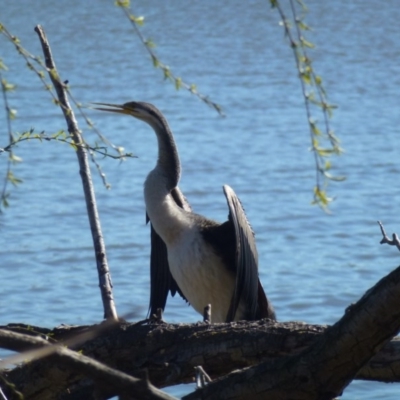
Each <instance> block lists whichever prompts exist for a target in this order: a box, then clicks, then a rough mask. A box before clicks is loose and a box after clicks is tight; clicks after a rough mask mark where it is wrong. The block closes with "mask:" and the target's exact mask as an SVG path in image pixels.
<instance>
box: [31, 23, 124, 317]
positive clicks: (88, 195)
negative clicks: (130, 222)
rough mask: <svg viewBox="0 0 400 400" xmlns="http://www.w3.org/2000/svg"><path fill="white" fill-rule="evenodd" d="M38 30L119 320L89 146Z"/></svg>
mask: <svg viewBox="0 0 400 400" xmlns="http://www.w3.org/2000/svg"><path fill="white" fill-rule="evenodd" d="M35 32H36V33H37V34H38V36H39V39H40V42H41V44H42V49H43V53H44V56H45V62H46V67H47V71H48V73H49V76H50V79H51V80H52V82H53V85H54V87H55V89H56V92H57V96H58V100H59V103H60V106H61V109H62V111H63V113H64V117H65V120H66V122H67V125H68V132H69V133H70V134H71V135H72V136H73V138H74V141H75V142H76V143H77V144H78V146H77V149H76V154H77V156H78V161H79V167H80V174H81V178H82V183H83V191H84V194H85V200H86V207H87V212H88V216H89V222H90V228H91V232H92V238H93V244H94V250H95V257H96V263H97V271H98V274H99V286H100V292H101V297H102V300H103V307H104V318H106V319H113V320H117V319H118V316H117V311H116V307H115V303H114V298H113V294H112V283H111V274H110V270H109V267H108V262H107V257H106V248H105V244H104V239H103V235H102V231H101V226H100V219H99V215H98V211H97V206H96V197H95V193H94V188H93V182H92V178H91V174H90V166H89V161H88V154H87V150H86V148H85V146H80V144H83V143H84V141H83V139H82V136H81V133H80V131H79V128H78V124H77V122H76V119H75V116H74V113H73V110H72V108H71V107H70V105H69V101H68V96H67V92H66V90H65V84H64V83H63V82H62V81H61V79H60V78H59V75H58V72H57V70H56V66H55V63H54V61H53V58H52V54H51V49H50V44H49V42H48V40H47V38H46V35H45V33H44V30H43V28H42V27H41V26H40V25H37V26H36V27H35Z"/></svg>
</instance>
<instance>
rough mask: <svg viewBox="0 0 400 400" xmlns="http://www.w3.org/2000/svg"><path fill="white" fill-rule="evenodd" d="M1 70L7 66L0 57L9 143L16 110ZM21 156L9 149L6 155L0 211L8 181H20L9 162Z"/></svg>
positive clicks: (11, 137)
mask: <svg viewBox="0 0 400 400" xmlns="http://www.w3.org/2000/svg"><path fill="white" fill-rule="evenodd" d="M2 70H4V71H6V70H7V67H6V65H5V64H4V63H3V61H2V60H1V59H0V81H1V92H2V95H3V101H4V108H5V111H6V120H7V132H8V141H9V143H10V144H11V143H12V142H13V140H14V139H13V135H12V126H11V120H13V119H14V118H15V117H16V115H17V111H16V110H15V109H12V108H11V107H10V104H9V102H8V96H7V93H8V92H10V91H13V90H15V87H16V86H15V85H13V84H12V83H9V82H7V81H6V79H5V78H4V77H3V74H2ZM20 161H21V158H19V157H17V156H16V155H15V154H14V153H13V152H12V151H11V150H10V151H9V155H8V160H7V167H6V174H5V179H4V183H3V188H2V190H1V194H0V212H1V211H2V208H6V207H8V205H9V204H8V197H9V193H8V192H7V187H8V184H9V183H12V184H13V185H15V186H16V185H18V184H19V183H21V182H22V181H21V180H20V179H18V178H17V177H16V176H15V175H14V173H13V172H12V170H11V164H13V163H16V162H20Z"/></svg>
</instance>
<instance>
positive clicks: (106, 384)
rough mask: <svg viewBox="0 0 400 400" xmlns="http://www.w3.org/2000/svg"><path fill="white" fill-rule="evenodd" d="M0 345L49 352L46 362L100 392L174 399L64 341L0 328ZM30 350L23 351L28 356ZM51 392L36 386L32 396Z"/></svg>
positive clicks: (41, 353) (135, 397)
mask: <svg viewBox="0 0 400 400" xmlns="http://www.w3.org/2000/svg"><path fill="white" fill-rule="evenodd" d="M0 345H1V346H2V347H3V346H4V347H6V346H7V348H21V347H25V348H30V347H31V348H41V350H40V352H38V351H36V352H29V351H28V353H31V354H32V353H37V354H40V357H41V358H44V357H48V356H49V362H51V363H53V364H54V365H60V364H61V365H63V366H66V367H67V368H68V369H69V370H70V371H75V372H79V373H80V374H82V375H84V376H86V377H90V378H91V379H92V380H93V381H94V382H95V388H96V389H97V391H99V392H101V393H102V396H103V393H110V392H111V393H113V394H115V395H119V396H123V398H124V399H125V400H128V399H132V400H134V399H138V398H140V399H143V400H147V399H148V400H176V399H175V398H174V397H172V396H169V395H168V394H166V393H163V392H161V391H160V390H158V389H157V388H155V387H154V386H153V385H151V384H150V383H149V381H148V379H147V377H146V378H145V379H137V378H133V377H131V376H129V375H127V374H125V373H123V372H120V371H117V370H115V369H112V368H109V367H107V366H105V365H104V364H102V363H100V362H98V361H95V360H93V359H92V358H89V357H87V356H84V355H82V354H78V353H76V352H74V351H72V350H69V349H67V348H65V347H64V345H50V344H49V343H48V341H46V340H45V339H43V338H40V337H33V336H28V335H24V334H21V333H16V332H10V331H5V330H0ZM31 354H27V356H30V355H31ZM38 395H39V396H41V397H42V396H43V397H42V398H45V397H46V396H50V398H51V397H52V396H53V395H52V393H51V391H50V392H48V390H47V388H43V389H42V390H40V391H38V390H36V393H35V396H38Z"/></svg>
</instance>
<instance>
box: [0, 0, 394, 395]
mask: <svg viewBox="0 0 400 400" xmlns="http://www.w3.org/2000/svg"><path fill="white" fill-rule="evenodd" d="M2 3H4V4H1V8H0V9H1V13H0V20H1V22H2V23H4V24H5V25H6V27H7V28H8V29H9V30H10V31H11V32H12V33H13V34H14V35H16V36H18V37H19V39H20V40H21V43H22V45H23V46H24V47H25V48H26V49H28V50H29V51H30V52H32V53H34V54H37V55H41V48H40V44H39V42H38V39H37V36H36V34H35V33H34V31H33V28H34V26H35V25H36V24H38V23H40V24H42V25H43V26H44V29H45V31H46V33H47V35H48V37H49V40H50V43H51V45H52V49H53V54H54V57H55V60H56V63H57V66H58V69H59V72H60V74H61V77H62V79H64V80H65V79H68V80H69V84H70V87H71V91H72V93H73V95H74V96H75V98H76V99H78V101H79V102H81V103H84V104H86V103H89V102H96V101H97V102H111V103H123V102H126V101H129V100H133V99H135V100H145V101H149V102H153V103H154V104H156V105H157V106H158V107H159V108H160V109H161V110H162V111H163V113H164V114H165V115H166V117H167V119H168V121H169V122H170V125H171V127H172V130H173V131H174V134H175V138H176V141H177V144H178V147H179V151H180V156H181V162H182V166H183V175H182V180H181V183H180V187H181V188H182V190H183V192H184V193H185V195H186V196H187V197H188V199H189V201H190V203H191V205H192V207H193V208H194V210H195V211H196V212H198V213H201V214H204V215H207V216H208V217H210V218H214V219H217V220H220V221H223V220H224V219H225V218H226V215H227V207H226V203H225V199H224V196H223V193H222V185H223V184H229V185H231V186H232V187H233V188H234V190H235V191H236V193H237V194H238V195H239V197H240V198H241V200H242V202H243V204H244V206H245V208H246V211H247V214H248V218H249V220H250V222H251V224H252V226H253V228H254V231H255V232H256V237H257V243H258V250H259V256H260V277H261V281H262V283H263V285H264V287H265V289H266V291H267V293H268V295H269V296H270V298H271V300H272V302H273V304H274V306H275V309H276V311H277V315H278V318H279V320H281V321H288V320H300V321H305V322H308V323H320V324H325V323H334V322H335V321H337V320H338V319H339V318H340V317H341V316H342V315H343V312H344V309H345V308H346V307H347V306H348V305H349V304H350V303H352V302H355V301H357V300H358V299H359V298H360V296H362V294H363V293H364V292H365V291H366V290H367V289H368V288H370V287H371V286H372V285H374V283H376V281H377V280H379V279H380V278H381V277H382V276H384V275H385V274H387V273H388V272H390V271H391V270H392V269H393V268H394V267H396V266H397V265H398V264H399V253H398V252H397V250H396V249H395V248H392V247H388V246H381V245H379V241H380V239H381V234H380V230H379V227H378V225H377V223H376V221H377V220H381V221H382V222H383V223H384V225H385V227H386V229H387V231H388V233H389V234H391V233H392V232H395V231H397V232H399V231H400V228H399V226H400V225H399V221H398V204H399V201H400V194H399V180H398V177H399V172H400V168H399V162H398V155H399V150H400V141H399V136H398V134H399V126H400V113H399V104H400V91H399V87H400V66H399V65H400V64H399V58H400V41H399V40H398V37H399V28H398V21H399V20H400V8H399V7H398V4H397V3H396V2H395V1H385V2H378V1H376V0H373V1H370V2H368V4H366V3H365V2H364V1H361V0H357V1H352V2H347V1H345V0H337V1H330V2H319V1H316V0H313V1H307V5H308V6H309V9H310V12H309V14H308V16H307V19H306V21H307V22H308V23H309V25H311V26H312V27H313V31H312V32H311V33H308V34H307V38H308V39H309V40H311V41H312V42H314V43H315V44H316V46H317V47H316V49H315V50H313V51H310V55H311V57H312V58H313V61H314V63H313V65H314V68H315V70H316V71H317V73H318V74H319V75H321V76H322V78H323V79H324V84H325V88H326V90H327V92H328V96H329V99H330V101H331V102H332V103H335V104H337V105H338V106H339V108H338V109H337V110H336V111H335V113H334V118H333V120H332V126H333V128H334V130H335V132H336V134H337V135H338V136H339V137H340V139H341V145H342V147H343V148H344V149H345V154H344V155H343V156H342V157H340V158H339V159H333V160H332V162H333V167H334V168H333V172H334V173H336V174H338V175H345V176H346V177H347V180H346V181H345V182H342V183H332V184H331V185H330V186H329V194H330V195H331V196H335V198H336V200H335V202H334V203H333V204H332V206H331V211H332V214H330V215H327V214H325V213H323V212H322V211H321V210H320V209H318V208H316V207H313V206H311V205H310V202H311V200H312V188H313V186H314V184H315V172H314V169H313V168H314V165H313V156H312V154H311V153H310V152H309V146H310V143H309V135H308V126H307V121H306V116H305V109H304V105H303V100H302V97H301V91H300V84H299V81H298V79H297V77H296V72H295V65H294V60H293V56H292V53H291V50H290V49H289V47H288V46H287V43H286V42H285V40H284V38H283V32H282V27H280V26H279V25H278V22H279V17H278V14H277V13H276V12H274V11H272V10H271V9H270V7H269V2H267V1H256V0H254V1H249V2H247V3H243V2H240V1H231V2H229V3H227V4H225V6H224V7H222V6H221V4H219V3H216V2H212V1H211V0H207V1H206V0H202V1H191V2H190V3H189V2H187V3H182V2H179V3H178V2H172V1H164V2H158V1H155V0H152V1H149V0H148V1H138V2H135V3H134V4H133V6H134V7H135V9H134V11H133V12H134V13H135V14H136V15H144V16H145V17H146V25H145V26H144V28H143V29H142V31H143V33H144V35H145V36H146V37H151V38H152V39H153V40H154V42H156V44H157V47H156V49H155V50H156V52H157V54H158V55H159V57H160V58H161V60H162V61H163V62H164V63H165V64H168V65H169V66H170V68H171V70H172V71H173V72H174V73H175V74H176V75H177V76H181V77H182V78H183V79H184V80H185V81H187V82H188V83H189V84H191V83H195V84H196V85H197V87H198V90H199V91H200V92H202V93H204V94H206V95H208V96H209V97H210V98H211V99H212V100H213V101H215V102H217V103H218V104H220V105H221V106H222V107H223V109H224V112H225V114H226V117H224V118H221V117H219V116H218V115H217V114H216V113H215V112H214V111H213V110H211V109H210V108H208V107H207V106H205V105H203V104H202V103H201V102H200V101H199V100H198V99H197V98H195V97H193V96H191V95H190V94H188V93H187V92H185V91H183V90H181V91H179V92H177V91H175V89H174V87H173V85H172V84H170V83H168V82H165V81H164V80H163V78H162V74H161V72H160V70H157V69H155V68H153V67H152V65H151V62H150V60H149V57H148V55H147V53H146V51H145V49H144V48H143V46H142V45H141V43H140V42H139V40H138V38H137V37H136V36H135V34H134V32H133V30H132V27H131V25H130V23H129V22H128V20H127V19H126V17H125V16H124V15H123V13H122V11H121V10H120V9H118V8H116V7H115V6H114V2H113V1H105V0H101V1H97V2H80V1H78V0H73V1H72V0H70V1H69V2H56V3H54V2H44V1H43V2H40V6H39V5H38V6H35V7H34V8H33V7H32V3H31V2H30V1H27V0H21V1H19V2H4V0H3V1H2ZM38 4H39V3H38ZM0 49H1V58H2V59H3V61H4V62H5V64H6V65H7V66H8V68H9V71H8V72H5V73H3V74H4V77H5V78H6V79H7V80H9V81H11V82H12V83H15V84H17V86H18V87H17V90H16V91H15V92H14V93H10V94H9V101H10V103H11V106H12V107H14V108H16V109H17V110H18V118H17V119H16V120H15V121H13V130H14V131H16V132H23V131H25V130H28V129H30V128H31V127H34V128H35V130H36V131H37V132H40V131H43V130H44V131H45V132H47V133H48V134H51V133H54V132H56V131H58V130H60V129H65V123H64V120H63V118H62V117H61V113H60V110H59V109H58V108H57V107H56V106H54V105H53V104H52V102H51V98H50V97H49V94H48V93H47V92H45V91H44V90H43V89H42V86H41V83H40V82H39V80H38V79H37V77H36V76H35V75H34V74H33V73H32V72H30V71H29V70H28V69H27V68H26V66H25V61H24V60H23V59H22V58H21V57H20V56H18V55H17V53H16V52H15V51H14V49H13V47H12V46H11V44H10V43H8V42H7V41H6V40H5V39H4V38H3V37H2V36H1V37H0ZM85 112H87V113H88V115H89V116H90V118H91V119H92V120H93V121H94V122H95V124H96V126H97V127H98V128H99V129H100V130H101V131H102V133H103V134H104V135H106V136H107V137H108V138H109V139H110V140H111V141H112V142H114V143H115V144H117V145H119V146H123V147H124V148H125V149H126V150H127V151H130V152H133V153H134V154H135V155H137V156H138V158H137V159H128V160H127V161H126V162H122V163H120V162H117V161H113V160H102V159H101V158H98V161H99V162H100V164H101V166H102V169H103V171H104V172H105V173H106V175H107V179H108V181H109V183H110V184H111V186H112V188H111V190H107V189H105V188H104V186H103V184H102V181H101V179H100V178H99V176H98V174H97V173H96V171H95V168H94V169H93V176H94V182H95V186H96V193H97V201H98V207H99V212H100V216H101V221H102V227H103V232H104V238H105V242H106V246H107V256H108V261H109V264H110V268H111V273H112V279H113V283H114V296H115V300H116V305H117V310H118V312H119V314H120V315H126V314H128V313H129V314H131V317H130V318H131V320H136V319H140V318H144V317H145V315H146V312H147V307H148V294H149V276H148V275H149V273H148V264H149V261H148V255H149V231H148V227H147V226H146V225H145V211H144V205H143V195H142V184H143V181H144V179H145V177H146V174H147V173H148V171H149V170H150V169H151V168H152V167H153V166H154V163H155V158H156V140H155V135H154V133H153V132H152V131H151V130H150V128H149V127H147V126H145V125H144V124H143V123H141V122H139V121H136V120H133V119H132V118H128V117H122V116H121V117H119V116H114V115H111V114H106V113H100V112H96V111H92V110H85ZM318 118H319V120H320V122H322V116H318ZM0 121H1V126H3V130H2V131H1V136H0V147H2V146H4V145H5V144H6V143H7V138H6V131H5V128H4V122H5V118H4V112H2V113H0ZM79 124H80V128H81V129H82V130H83V132H84V135H85V137H86V139H87V140H88V141H89V142H93V141H95V140H96V135H95V133H94V132H93V131H92V130H89V129H88V128H87V126H86V125H85V123H84V121H83V120H82V118H79ZM15 153H16V154H17V155H18V156H19V157H22V159H23V162H22V163H21V164H18V165H15V166H14V167H13V171H14V174H15V175H16V176H17V177H18V178H21V179H23V180H24V182H23V184H21V185H20V186H19V187H18V188H10V191H11V198H10V208H9V209H7V210H6V212H5V213H3V214H2V215H0V231H1V237H0V257H1V258H0V259H1V267H0V268H1V273H2V291H3V293H2V296H1V298H0V299H1V300H0V301H1V303H0V305H1V309H2V316H1V321H0V323H1V324H6V323H9V322H24V323H30V324H35V325H42V326H48V327H53V326H56V325H58V324H60V323H68V324H90V323H95V322H98V321H99V320H101V319H102V315H103V311H102V304H101V299H100V295H99V290H98V284H97V282H98V280H97V273H96V268H95V263H94V258H93V250H92V242H91V236H90V231H89V226H88V221H87V216H86V212H85V205H84V202H83V195H82V188H81V182H80V178H79V173H78V166H77V162H76V155H75V153H74V152H73V151H72V150H71V148H69V147H68V146H67V145H63V144H57V143H49V142H44V143H38V142H33V141H32V142H29V143H27V142H25V143H23V144H20V145H19V146H18V148H17V149H15ZM4 168H5V156H4V155H1V156H0V171H4V170H5V169H4ZM1 174H4V172H1ZM1 182H2V179H1ZM165 318H166V319H167V320H168V321H170V322H178V321H179V322H180V321H184V322H194V321H197V320H198V319H199V316H198V315H197V314H196V313H195V312H194V311H193V310H192V309H191V308H189V307H187V306H186V305H185V303H184V302H183V301H182V300H181V299H179V298H174V299H170V300H169V301H168V305H167V309H166V313H165ZM190 390H192V387H189V388H187V387H179V388H174V389H171V393H173V394H175V395H181V394H182V393H185V392H187V391H190ZM399 393H400V389H399V387H398V386H397V385H385V384H378V383H368V382H355V383H353V384H351V385H350V386H349V387H348V388H347V389H346V391H345V393H344V395H343V396H342V398H343V399H346V400H350V399H364V400H366V399H374V400H375V399H397V398H398V396H399Z"/></svg>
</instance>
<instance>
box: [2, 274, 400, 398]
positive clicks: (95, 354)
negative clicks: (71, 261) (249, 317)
mask: <svg viewBox="0 0 400 400" xmlns="http://www.w3.org/2000/svg"><path fill="white" fill-rule="evenodd" d="M399 303H400V267H399V268H397V269H396V270H395V271H393V272H392V273H390V274H389V275H388V276H387V277H385V278H384V279H382V280H381V281H380V282H379V283H378V284H376V285H375V286H374V287H373V288H372V289H370V290H368V291H367V292H366V293H365V295H364V296H363V297H362V298H361V299H360V300H359V301H358V302H357V303H356V304H354V305H351V306H350V307H348V308H347V309H346V311H345V314H344V316H343V318H342V319H341V320H340V321H339V322H337V323H336V324H335V325H333V326H332V327H326V326H313V325H306V324H303V323H290V322H288V323H277V322H272V321H269V320H261V321H253V322H246V321H242V322H232V323H229V324H207V323H198V324H190V325H189V324H187V325H183V324H178V325H170V324H166V323H161V324H151V325H145V324H143V323H142V322H139V323H137V324H126V323H120V324H111V326H110V327H109V329H107V330H104V329H103V330H102V329H101V328H99V327H94V328H88V327H81V328H73V331H74V333H75V334H77V335H78V336H79V335H82V334H83V333H80V332H79V330H80V329H82V330H83V332H87V331H89V332H91V334H92V335H94V336H95V337H94V336H92V339H90V340H87V341H86V342H85V343H83V344H80V345H79V346H69V347H72V348H74V349H75V350H80V351H82V352H83V354H84V355H85V356H88V357H91V358H94V359H96V360H97V361H99V362H102V363H104V364H107V365H108V366H109V367H111V368H115V369H117V370H118V371H122V372H124V373H126V374H129V375H132V376H141V374H142V373H143V370H147V371H148V373H149V377H150V381H151V382H152V383H153V384H154V385H155V386H157V387H163V386H171V385H174V384H177V383H185V382H193V380H194V376H195V367H197V366H199V365H201V366H202V367H203V368H204V370H205V371H206V372H207V374H208V375H209V376H210V377H211V378H212V379H214V381H213V382H212V383H210V384H208V385H207V386H206V387H205V388H204V389H200V390H198V391H196V393H194V394H192V395H190V396H189V397H188V398H189V399H192V398H195V399H197V398H204V399H208V398H218V399H219V398H221V399H224V398H230V397H229V396H231V395H232V396H239V397H237V398H238V399H240V398H254V399H257V398H266V397H268V398H269V399H280V398H285V399H286V398H293V399H314V398H315V399H330V398H333V397H334V396H336V395H338V394H339V393H340V392H341V391H342V390H343V388H344V387H345V386H346V385H347V384H348V383H349V382H350V381H351V380H352V379H354V378H359V379H370V380H372V379H379V380H382V381H385V382H388V381H397V382H400V350H399V349H400V345H399V343H400V341H398V340H393V341H392V342H391V343H390V344H387V345H386V346H385V348H383V349H382V346H384V345H385V343H386V342H387V341H388V340H389V339H390V338H391V337H393V336H394V335H395V334H396V333H397V331H398V329H399V327H400V309H399V307H398V304H399ZM9 329H13V330H15V329H21V328H16V327H15V326H11V327H9ZM34 329H35V330H36V331H40V329H39V328H34ZM96 330H97V333H96ZM44 334H46V335H47V336H48V337H52V338H53V340H56V341H61V342H63V340H64V339H65V338H67V339H66V343H71V342H70V340H71V339H70V333H68V329H67V328H66V327H63V328H62V329H55V330H53V331H52V332H51V334H50V333H49V332H44ZM0 345H1V346H4V347H6V346H11V345H10V344H9V343H7V342H0ZM34 351H36V350H34ZM379 351H380V354H376V353H378V352H379ZM374 355H375V356H374ZM372 357H373V358H372ZM371 358H372V359H371ZM370 359H371V360H370ZM266 360H267V361H266ZM369 360H370V361H369ZM368 361H369V363H368ZM5 362H6V361H5ZM260 363H261V364H260ZM257 364H259V365H257ZM254 365H256V366H255V367H251V368H246V369H244V370H243V371H241V372H239V373H232V374H230V375H228V376H227V377H226V378H223V379H221V380H215V379H216V378H218V377H221V376H223V375H226V374H227V373H229V372H231V371H233V370H235V369H240V368H245V367H250V366H254ZM8 377H9V379H10V381H11V382H13V383H14V384H15V385H16V387H17V388H18V390H20V391H22V392H23V393H24V394H25V395H26V396H27V397H28V398H30V399H33V400H34V399H41V400H46V399H51V398H55V397H56V398H59V399H64V398H66V399H79V398H81V397H80V396H81V394H82V391H85V390H87V391H88V392H89V393H92V392H93V389H94V386H93V385H92V386H90V385H91V384H90V383H89V384H88V382H87V379H85V374H84V373H82V372H79V371H76V370H75V371H70V370H69V369H66V368H65V366H64V365H62V364H57V363H54V361H52V360H51V359H50V358H47V359H43V360H35V361H32V362H30V363H28V364H24V365H22V366H19V367H16V368H15V369H14V370H12V371H10V372H9V374H8ZM67 387H68V388H69V394H68V396H67V395H66V392H65V390H66V388H67ZM231 388H235V391H234V392H233V391H230V390H228V389H231ZM44 390H46V391H48V392H47V393H51V395H48V396H47V397H46V396H44V395H43V391H44ZM282 390H284V393H285V395H284V396H283V395H282V393H283V392H282ZM36 393H40V395H41V396H40V397H37V396H36V395H35V394H36ZM85 393H87V392H85ZM238 393H239V395H238ZM108 394H109V395H110V397H111V396H112V395H113V393H112V392H109V393H108ZM240 396H242V397H240ZM257 396H258V397H257Z"/></svg>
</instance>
